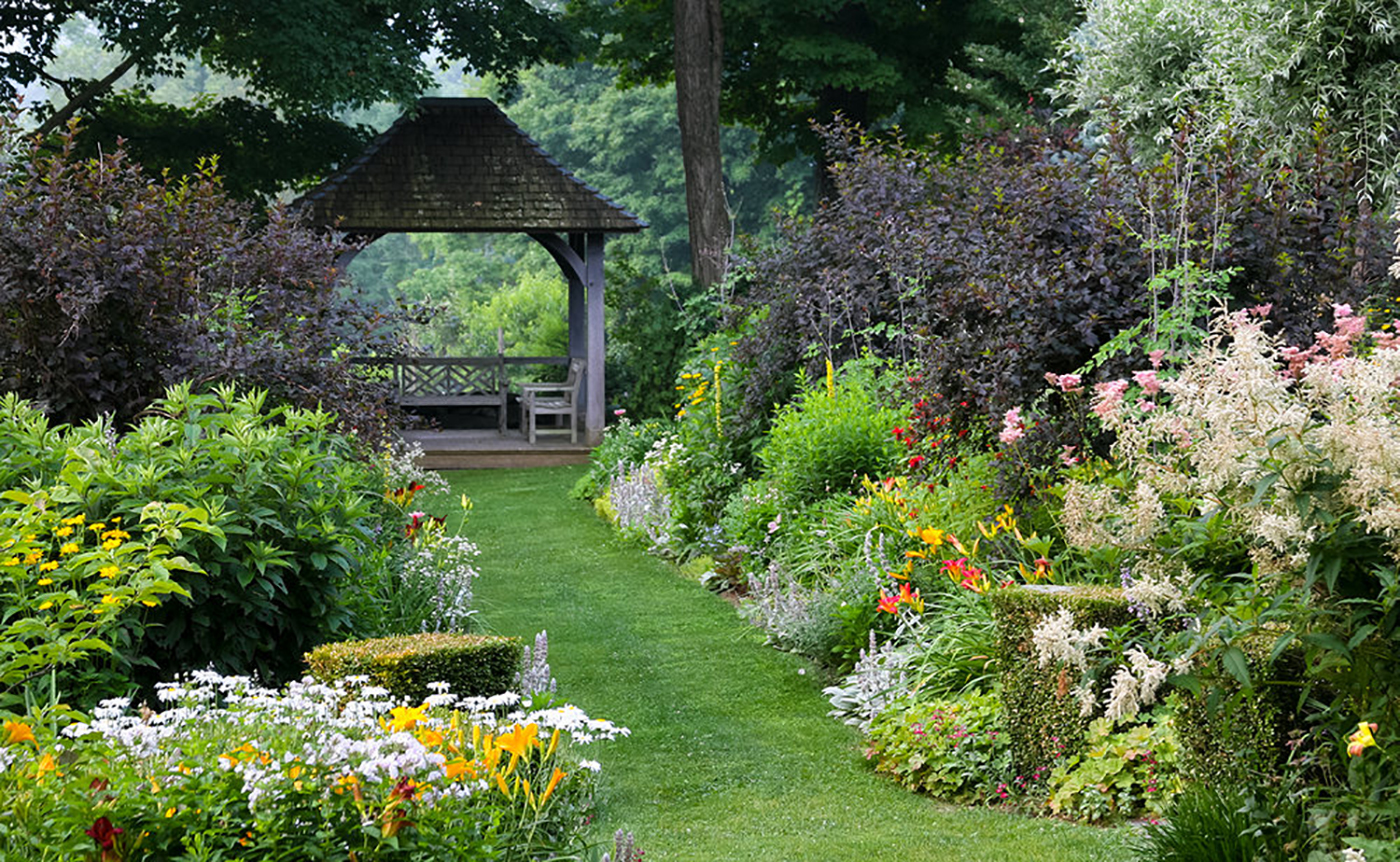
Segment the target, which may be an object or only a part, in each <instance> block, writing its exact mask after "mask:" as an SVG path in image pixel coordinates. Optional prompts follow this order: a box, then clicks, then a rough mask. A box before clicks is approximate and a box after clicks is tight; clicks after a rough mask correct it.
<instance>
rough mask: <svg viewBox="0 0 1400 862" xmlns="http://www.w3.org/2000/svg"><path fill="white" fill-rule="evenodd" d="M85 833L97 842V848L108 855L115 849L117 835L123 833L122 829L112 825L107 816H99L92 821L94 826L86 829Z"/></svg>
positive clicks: (104, 854)
mask: <svg viewBox="0 0 1400 862" xmlns="http://www.w3.org/2000/svg"><path fill="white" fill-rule="evenodd" d="M83 834H84V835H86V836H88V837H89V838H91V839H92V840H93V841H96V842H97V849H99V850H101V851H102V853H103V856H106V854H107V853H109V852H110V851H111V850H112V849H114V847H115V845H116V841H117V836H118V835H120V834H122V830H121V829H119V828H117V827H116V826H113V825H112V821H110V820H108V819H107V818H106V817H99V818H97V819H96V820H94V821H93V822H92V828H90V829H84V830H83Z"/></svg>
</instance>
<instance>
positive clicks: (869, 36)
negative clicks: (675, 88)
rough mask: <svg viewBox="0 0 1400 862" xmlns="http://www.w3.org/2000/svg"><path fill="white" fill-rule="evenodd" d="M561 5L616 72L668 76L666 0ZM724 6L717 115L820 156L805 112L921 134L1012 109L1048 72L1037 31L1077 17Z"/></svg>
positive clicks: (770, 144)
mask: <svg viewBox="0 0 1400 862" xmlns="http://www.w3.org/2000/svg"><path fill="white" fill-rule="evenodd" d="M569 13H570V17H571V19H572V20H574V21H576V22H578V25H579V27H580V28H581V30H582V31H583V32H584V34H585V35H591V36H593V37H594V38H597V39H598V40H599V43H600V44H599V47H598V49H597V52H598V55H599V57H600V59H601V61H602V62H605V63H608V64H610V65H613V66H616V67H617V68H618V69H619V71H620V73H621V81H622V83H623V84H637V83H644V82H645V83H664V82H666V81H668V80H670V79H671V77H672V75H673V70H672V65H671V64H672V53H673V47H672V41H673V36H672V32H671V29H672V25H671V15H672V3H671V0H619V2H607V1H606V0H572V2H571V3H570V4H569ZM723 13H724V85H723V92H722V94H721V111H722V115H723V118H724V120H725V121H726V122H729V123H737V124H742V125H745V126H748V127H750V128H752V129H754V130H756V131H757V132H758V133H759V136H760V145H761V147H762V149H763V151H764V152H765V153H766V154H768V155H770V156H774V157H779V158H786V157H790V156H792V155H794V154H796V153H798V152H801V153H804V154H807V155H809V156H812V157H817V158H819V157H820V155H821V153H822V148H821V146H820V144H819V142H818V139H817V137H816V135H815V134H814V133H813V132H812V131H811V124H812V121H813V120H816V121H826V120H829V119H830V118H831V117H832V116H834V115H835V114H837V113H840V114H842V115H843V116H845V117H846V118H847V119H849V120H852V121H854V122H857V123H859V124H861V125H863V126H878V125H880V124H882V123H885V124H888V123H897V124H898V125H899V126H900V127H901V128H903V129H904V130H905V132H906V133H908V134H909V135H911V136H913V137H916V138H922V137H924V136H926V135H928V134H932V133H944V134H947V133H950V132H954V131H956V130H957V129H958V128H960V127H961V126H963V125H965V124H966V123H967V122H969V121H970V120H971V117H972V115H973V114H978V113H980V114H988V113H991V114H1005V113H1008V112H1014V111H1016V110H1020V109H1022V108H1023V107H1024V106H1025V104H1026V103H1027V99H1028V97H1030V96H1031V95H1033V94H1034V93H1035V92H1038V91H1039V90H1040V89H1041V88H1042V87H1043V86H1045V85H1046V84H1047V83H1048V81H1043V80H1042V79H1041V78H1040V69H1041V68H1042V67H1043V66H1044V62H1043V59H1044V58H1045V57H1046V56H1048V54H1047V52H1048V51H1049V50H1050V48H1051V46H1052V43H1053V38H1047V36H1046V34H1051V36H1053V35H1054V34H1056V33H1058V32H1059V31H1061V30H1063V31H1066V32H1067V31H1068V29H1069V26H1070V22H1072V21H1073V20H1074V19H1075V16H1076V12H1075V5H1074V3H1073V2H1072V0H1055V2H1052V3H1048V4H1046V3H1041V4H1033V3H1030V2H1026V0H995V2H977V0H948V2H943V3H924V2H915V0H899V2H891V3H862V2H850V0H801V2H798V0H724V2H723Z"/></svg>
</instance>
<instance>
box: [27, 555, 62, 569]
mask: <svg viewBox="0 0 1400 862" xmlns="http://www.w3.org/2000/svg"><path fill="white" fill-rule="evenodd" d="M43 558H44V555H43V554H41V553H39V552H38V551H30V552H29V553H28V554H25V555H24V564H25V565H26V566H32V565H34V564H35V563H37V562H39V561H40V560H42V559H43ZM55 568H56V567H55Z"/></svg>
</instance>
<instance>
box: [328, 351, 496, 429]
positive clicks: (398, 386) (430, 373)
mask: <svg viewBox="0 0 1400 862" xmlns="http://www.w3.org/2000/svg"><path fill="white" fill-rule="evenodd" d="M354 361H355V362H356V363H357V364H360V365H368V366H371V367H379V368H387V369H388V370H389V374H390V379H389V383H390V385H391V386H392V387H393V389H394V394H395V397H396V398H397V399H398V402H399V404H400V405H401V406H403V407H495V408H496V410H497V413H498V425H499V428H500V432H501V433H502V434H504V433H506V409H507V404H508V401H509V396H510V380H509V379H508V378H507V377H506V362H505V357H502V356H443V357H439V356H393V357H365V358H359V359H356V360H354Z"/></svg>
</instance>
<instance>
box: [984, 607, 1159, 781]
mask: <svg viewBox="0 0 1400 862" xmlns="http://www.w3.org/2000/svg"><path fill="white" fill-rule="evenodd" d="M988 595H989V597H990V598H991V600H992V616H993V618H994V619H995V621H996V626H997V664H998V666H999V667H1000V668H1001V697H1002V708H1003V709H1004V710H1005V715H1006V731H1007V735H1008V736H1009V737H1010V741H1011V758H1012V762H1013V763H1014V764H1015V767H1016V769H1017V771H1019V772H1020V773H1022V774H1030V773H1031V772H1032V771H1033V770H1035V769H1036V768H1037V767H1046V766H1049V765H1051V764H1052V763H1054V761H1055V759H1056V758H1057V757H1061V756H1068V755H1071V754H1078V753H1079V752H1080V750H1082V749H1083V747H1084V741H1085V739H1086V738H1087V736H1088V732H1089V719H1088V718H1085V717H1083V716H1081V715H1080V714H1079V702H1078V701H1077V700H1075V699H1074V697H1073V696H1072V695H1071V694H1070V689H1071V688H1073V687H1074V684H1075V683H1076V682H1078V678H1077V676H1076V674H1075V672H1074V670H1073V669H1071V668H1066V667H1046V668H1043V667H1040V666H1039V664H1038V663H1037V662H1036V657H1035V647H1034V646H1033V645H1032V643H1031V632H1032V631H1033V630H1034V629H1035V627H1036V624H1037V623H1039V622H1040V620H1041V618H1042V617H1044V616H1046V615H1047V614H1053V613H1055V612H1057V611H1058V610H1059V609H1060V608H1067V609H1069V611H1070V613H1072V614H1073V615H1074V621H1075V625H1076V626H1077V627H1080V628H1088V627H1089V626H1092V625H1095V624H1098V625H1101V626H1103V627H1105V628H1114V627H1116V626H1121V625H1124V624H1127V623H1131V622H1134V621H1135V620H1136V619H1137V618H1136V617H1135V616H1133V612H1132V611H1131V610H1129V608H1128V602H1127V600H1126V599H1124V598H1123V591H1122V590H1120V589H1117V588H1110V587H1095V586H1082V587H1045V586H1037V587H1012V588H1009V589H1005V590H993V591H992V592H991V593H989V594H988Z"/></svg>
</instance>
